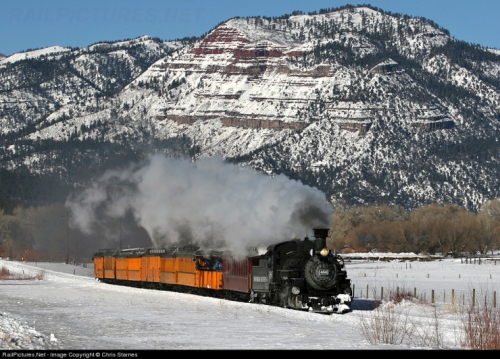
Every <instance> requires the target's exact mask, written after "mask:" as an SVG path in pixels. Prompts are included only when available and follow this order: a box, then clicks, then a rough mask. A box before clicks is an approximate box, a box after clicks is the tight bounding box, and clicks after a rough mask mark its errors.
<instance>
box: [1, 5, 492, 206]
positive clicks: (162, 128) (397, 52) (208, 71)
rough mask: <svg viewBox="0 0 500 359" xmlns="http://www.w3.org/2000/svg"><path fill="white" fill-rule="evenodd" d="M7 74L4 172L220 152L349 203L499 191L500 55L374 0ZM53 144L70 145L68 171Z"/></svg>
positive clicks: (247, 21)
mask: <svg viewBox="0 0 500 359" xmlns="http://www.w3.org/2000/svg"><path fill="white" fill-rule="evenodd" d="M132 41H135V42H134V43H131V42H132ZM7 59H8V58H7ZM30 61H31V62H30ZM61 64H62V66H61ZM26 69H29V70H30V71H26ZM51 71H52V72H51ZM30 76H31V77H30ZM0 78H2V80H3V82H2V83H3V85H2V86H1V88H0V96H1V97H0V104H2V105H3V107H0V108H1V109H2V110H1V111H0V126H1V127H0V132H1V133H2V137H1V138H2V145H3V146H2V159H3V161H2V166H3V167H4V168H7V169H9V170H16V169H19V168H21V167H26V168H27V169H28V170H29V171H31V172H34V173H39V174H40V175H46V174H47V173H55V172H58V173H65V176H68V178H71V181H74V182H77V183H78V182H79V183H81V181H82V180H85V181H88V180H89V178H88V177H87V178H85V179H82V178H80V177H79V176H82V175H83V174H81V172H80V173H79V174H78V175H71V174H70V172H71V168H73V167H74V166H76V163H88V162H89V161H91V162H92V163H95V162H96V161H95V160H96V158H99V161H97V162H99V163H98V165H96V167H99V168H100V170H101V171H102V170H103V169H104V168H105V167H106V166H108V165H109V162H106V160H105V159H106V158H109V156H114V155H109V154H106V155H104V154H103V153H104V152H105V151H104V150H102V148H104V147H106V146H112V147H113V148H115V151H116V149H117V148H119V149H120V150H118V152H119V153H121V154H120V156H121V155H123V156H125V157H130V155H131V153H134V154H133V155H132V157H133V158H141V157H144V156H145V155H146V153H149V152H151V151H152V152H164V153H166V154H167V155H179V154H183V155H187V156H190V157H191V158H192V159H195V158H199V157H204V156H205V157H208V156H221V157H223V158H225V159H226V160H227V161H228V162H231V163H235V164H238V165H250V166H252V167H253V168H255V169H257V170H259V171H261V172H264V173H267V174H269V175H276V174H281V173H283V174H286V175H287V176H289V177H290V178H292V179H298V180H301V181H303V182H304V183H306V184H309V185H311V186H315V187H318V188H319V189H321V190H322V191H323V192H325V194H326V195H327V197H328V198H335V199H336V200H342V201H345V202H346V203H348V204H349V205H362V204H367V203H373V202H383V203H389V204H398V205H403V206H404V207H406V208H415V207H417V206H419V205H422V204H426V203H430V202H450V203H456V204H460V205H463V206H465V207H467V208H469V209H474V210H477V209H478V208H479V207H480V206H481V204H482V203H483V202H484V201H486V200H487V199H491V198H495V197H497V196H498V185H499V182H498V178H499V176H498V175H499V173H498V172H499V166H498V161H499V158H500V157H499V156H500V154H499V153H498V152H499V147H498V131H499V130H500V129H499V120H500V95H499V94H500V91H499V87H500V57H499V56H498V55H497V54H496V52H494V51H490V50H486V49H483V48H481V47H479V46H477V45H471V44H468V43H465V42H461V41H458V40H456V39H453V38H451V37H450V36H449V32H448V31H447V30H445V29H442V28H440V27H439V26H437V25H435V24H434V23H433V22H432V21H430V20H424V19H421V18H411V17H408V16H406V15H398V14H390V13H386V12H382V11H380V10H378V9H376V8H372V7H368V6H359V7H345V8H340V9H335V10H332V11H326V10H325V11H320V12H319V13H317V14H308V15H305V14H298V13H297V14H295V15H293V14H292V15H285V16H283V17H278V18H265V17H250V18H233V19H229V20H227V21H225V22H223V23H221V24H219V25H218V26H216V27H215V28H214V29H212V30H211V31H209V32H208V33H207V34H206V35H205V36H204V37H202V38H200V39H196V38H195V39H190V41H184V42H182V41H176V42H162V41H161V40H159V39H154V38H150V37H141V38H138V39H133V40H130V41H128V42H127V43H126V44H125V43H120V45H116V44H114V43H111V44H106V45H105V46H104V45H103V46H100V45H99V44H95V45H93V47H90V46H89V47H88V48H85V49H76V50H69V51H68V52H67V53H65V54H64V55H60V58H51V57H50V56H46V57H45V58H43V59H22V60H19V61H18V62H15V63H9V64H7V63H5V59H4V61H2V62H0ZM23 101H24V102H23ZM23 103H24V105H23ZM10 104H12V105H10ZM23 126H24V127H23ZM54 143H67V144H65V145H64V146H65V147H66V148H72V149H71V152H72V153H73V154H74V156H73V157H74V158H73V159H72V160H68V161H67V165H66V166H61V165H60V161H59V159H60V158H61V157H64V156H66V155H62V154H61V153H60V152H58V150H57V149H54V148H55V147H57V146H60V145H57V146H56V145H55V144H54ZM85 143H86V144H85ZM71 144H73V146H71ZM44 146H47V148H46V149H43V150H39V149H38V150H37V148H40V147H44ZM82 146H87V147H88V148H87V149H85V151H81V150H78V148H79V147H80V148H81V147H82ZM96 148H99V149H98V150H96ZM103 151H104V152H103ZM96 154H97V155H96ZM106 156H108V157H106ZM76 157H78V159H76ZM49 158H50V159H49ZM102 159H104V160H102ZM122 160H123V161H124V159H122ZM122 160H120V161H122ZM72 161H74V163H73V162H72ZM120 161H119V162H120ZM34 162H36V163H38V164H39V165H38V167H37V166H33V165H32V164H33V163H34ZM120 163H121V162H120ZM87 176H88V175H87ZM84 177H85V176H84ZM332 196H333V197H332Z"/></svg>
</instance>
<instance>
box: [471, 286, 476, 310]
mask: <svg viewBox="0 0 500 359" xmlns="http://www.w3.org/2000/svg"><path fill="white" fill-rule="evenodd" d="M475 305H476V290H475V289H472V306H473V307H474V306H475Z"/></svg>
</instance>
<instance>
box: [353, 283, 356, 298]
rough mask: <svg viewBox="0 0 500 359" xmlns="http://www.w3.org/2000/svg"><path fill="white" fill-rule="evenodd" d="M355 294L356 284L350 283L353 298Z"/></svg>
mask: <svg viewBox="0 0 500 359" xmlns="http://www.w3.org/2000/svg"><path fill="white" fill-rule="evenodd" d="M355 296H356V284H353V285H352V297H353V298H354V297H355Z"/></svg>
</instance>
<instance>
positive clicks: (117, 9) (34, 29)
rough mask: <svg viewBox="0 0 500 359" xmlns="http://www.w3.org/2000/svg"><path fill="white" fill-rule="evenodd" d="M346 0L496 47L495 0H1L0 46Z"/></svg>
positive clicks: (187, 24)
mask: <svg viewBox="0 0 500 359" xmlns="http://www.w3.org/2000/svg"><path fill="white" fill-rule="evenodd" d="M346 4H351V5H358V4H370V5H372V6H376V7H378V8H380V9H383V10H385V11H391V12H394V13H396V12H398V13H401V14H407V15H410V16H422V17H426V18H428V19H430V20H433V21H434V22H435V23H437V24H438V25H440V26H441V27H444V28H445V29H448V30H449V31H450V33H451V35H452V36H453V37H455V38H457V39H459V40H464V41H467V42H471V43H475V44H480V45H482V46H485V47H494V48H497V49H500V18H499V14H500V0H474V1H472V0H371V1H368V0H361V1H359V2H357V1H346V0H307V1H306V0H275V1H273V0H181V1H179V0H176V1H173V0H141V1H139V0H85V1H77V0H64V1H61V0H43V1H42V0H1V2H0V32H1V34H2V37H1V40H0V53H3V54H5V55H11V54H13V53H16V52H20V51H24V50H27V49H33V48H41V47H48V46H54V45H60V46H72V47H85V46H88V45H90V44H92V43H95V42H99V41H115V40H122V39H126V38H135V37H138V36H142V35H150V36H155V37H159V38H161V39H163V40H172V39H176V38H183V37H189V36H200V35H202V34H204V33H206V32H207V31H209V30H211V29H212V28H213V27H215V26H216V25H217V24H218V23H220V22H222V21H225V20H227V19H229V18H232V17H235V16H241V17H246V16H257V15H261V16H269V17H272V16H280V15H284V14H289V13H291V12H292V11H294V10H302V11H304V12H306V13H307V12H310V11H319V10H320V9H323V8H332V7H339V6H342V5H346Z"/></svg>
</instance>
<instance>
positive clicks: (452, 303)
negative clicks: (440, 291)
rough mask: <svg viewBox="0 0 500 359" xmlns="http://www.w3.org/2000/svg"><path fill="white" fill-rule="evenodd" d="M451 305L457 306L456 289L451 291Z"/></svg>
mask: <svg viewBox="0 0 500 359" xmlns="http://www.w3.org/2000/svg"><path fill="white" fill-rule="evenodd" d="M451 305H455V289H452V290H451Z"/></svg>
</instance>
